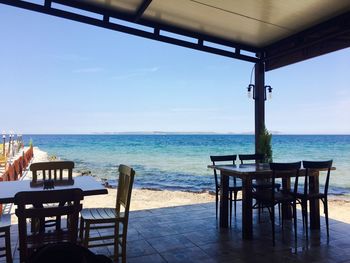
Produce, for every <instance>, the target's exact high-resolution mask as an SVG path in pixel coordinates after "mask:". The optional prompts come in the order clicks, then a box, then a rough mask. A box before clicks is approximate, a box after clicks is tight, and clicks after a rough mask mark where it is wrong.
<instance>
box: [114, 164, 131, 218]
mask: <svg viewBox="0 0 350 263" xmlns="http://www.w3.org/2000/svg"><path fill="white" fill-rule="evenodd" d="M118 170H119V182H118V192H117V202H116V211H117V213H120V212H122V208H123V210H124V213H125V217H126V218H127V217H128V215H129V209H130V200H131V192H132V187H133V183H134V177H135V171H134V169H132V168H130V167H128V166H126V165H123V164H121V165H119V169H118Z"/></svg>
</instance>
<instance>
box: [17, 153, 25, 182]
mask: <svg viewBox="0 0 350 263" xmlns="http://www.w3.org/2000/svg"><path fill="white" fill-rule="evenodd" d="M18 165H19V171H20V176H21V177H22V176H23V170H24V169H23V157H22V156H20V157H19V158H18Z"/></svg>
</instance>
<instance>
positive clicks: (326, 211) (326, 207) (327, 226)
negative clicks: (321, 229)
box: [323, 199, 329, 240]
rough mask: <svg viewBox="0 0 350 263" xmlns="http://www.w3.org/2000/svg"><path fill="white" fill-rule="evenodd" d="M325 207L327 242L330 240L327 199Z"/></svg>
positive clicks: (324, 203)
mask: <svg viewBox="0 0 350 263" xmlns="http://www.w3.org/2000/svg"><path fill="white" fill-rule="evenodd" d="M323 206H324V214H325V218H326V228H327V240H329V222H328V202H327V199H325V200H324V202H323Z"/></svg>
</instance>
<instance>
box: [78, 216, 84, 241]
mask: <svg viewBox="0 0 350 263" xmlns="http://www.w3.org/2000/svg"><path fill="white" fill-rule="evenodd" d="M83 234H84V219H83V218H82V217H80V228H79V239H80V242H81V243H83V237H84V235H83Z"/></svg>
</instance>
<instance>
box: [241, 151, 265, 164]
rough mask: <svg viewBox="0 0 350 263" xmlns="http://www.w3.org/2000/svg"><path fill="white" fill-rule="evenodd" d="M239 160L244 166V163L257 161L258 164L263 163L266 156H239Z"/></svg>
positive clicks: (258, 154) (256, 154) (257, 154)
mask: <svg viewBox="0 0 350 263" xmlns="http://www.w3.org/2000/svg"><path fill="white" fill-rule="evenodd" d="M238 159H239V160H240V161H241V164H244V161H255V162H256V163H262V162H263V160H264V155H263V154H260V153H255V154H239V155H238Z"/></svg>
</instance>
